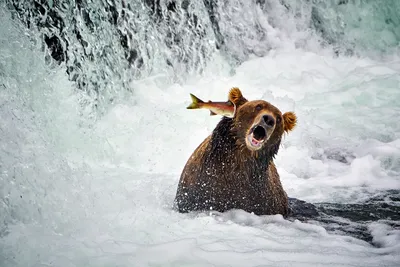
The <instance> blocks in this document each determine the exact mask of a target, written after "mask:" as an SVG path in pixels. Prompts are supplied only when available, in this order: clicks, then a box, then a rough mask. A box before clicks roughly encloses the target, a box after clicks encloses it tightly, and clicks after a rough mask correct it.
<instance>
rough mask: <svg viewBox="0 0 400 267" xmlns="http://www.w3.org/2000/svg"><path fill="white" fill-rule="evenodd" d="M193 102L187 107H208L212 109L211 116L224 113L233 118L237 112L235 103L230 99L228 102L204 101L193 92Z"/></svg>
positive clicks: (191, 95) (223, 114)
mask: <svg viewBox="0 0 400 267" xmlns="http://www.w3.org/2000/svg"><path fill="white" fill-rule="evenodd" d="M190 97H191V98H192V103H191V104H190V105H189V106H188V107H187V109H208V110H210V116H214V115H222V116H225V117H229V118H232V117H233V115H234V114H235V105H234V104H233V103H232V102H231V101H230V100H228V101H226V102H212V101H208V102H204V101H203V100H201V99H199V98H198V97H196V96H195V95H193V94H190Z"/></svg>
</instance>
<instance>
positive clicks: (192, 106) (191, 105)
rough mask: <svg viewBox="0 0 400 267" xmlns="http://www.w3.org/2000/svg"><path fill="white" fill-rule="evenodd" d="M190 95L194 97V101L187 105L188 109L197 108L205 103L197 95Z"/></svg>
mask: <svg viewBox="0 0 400 267" xmlns="http://www.w3.org/2000/svg"><path fill="white" fill-rule="evenodd" d="M190 97H191V98H192V103H191V104H190V105H189V106H188V107H187V109H197V108H200V105H199V104H201V103H204V101H203V100H201V99H200V98H198V97H196V96H195V95H192V94H190Z"/></svg>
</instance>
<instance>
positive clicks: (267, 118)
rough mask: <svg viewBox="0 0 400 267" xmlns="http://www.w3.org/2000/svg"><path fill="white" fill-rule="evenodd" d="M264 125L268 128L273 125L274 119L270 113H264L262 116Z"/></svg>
mask: <svg viewBox="0 0 400 267" xmlns="http://www.w3.org/2000/svg"><path fill="white" fill-rule="evenodd" d="M262 118H263V120H264V123H265V126H267V127H268V128H272V127H274V125H275V119H274V117H272V116H271V115H264V116H263V117H262Z"/></svg>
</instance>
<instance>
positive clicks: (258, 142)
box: [251, 137, 260, 146]
mask: <svg viewBox="0 0 400 267" xmlns="http://www.w3.org/2000/svg"><path fill="white" fill-rule="evenodd" d="M251 143H252V144H253V145H255V146H258V145H259V144H260V141H257V140H256V139H254V137H252V138H251Z"/></svg>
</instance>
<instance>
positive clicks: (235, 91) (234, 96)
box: [228, 87, 247, 109]
mask: <svg viewBox="0 0 400 267" xmlns="http://www.w3.org/2000/svg"><path fill="white" fill-rule="evenodd" d="M228 99H229V101H231V102H232V103H233V104H234V105H235V109H237V108H239V107H240V106H241V105H243V104H244V103H246V102H247V99H246V98H244V97H243V95H242V92H241V91H240V89H239V88H237V87H233V88H232V89H231V90H230V91H229V96H228Z"/></svg>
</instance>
